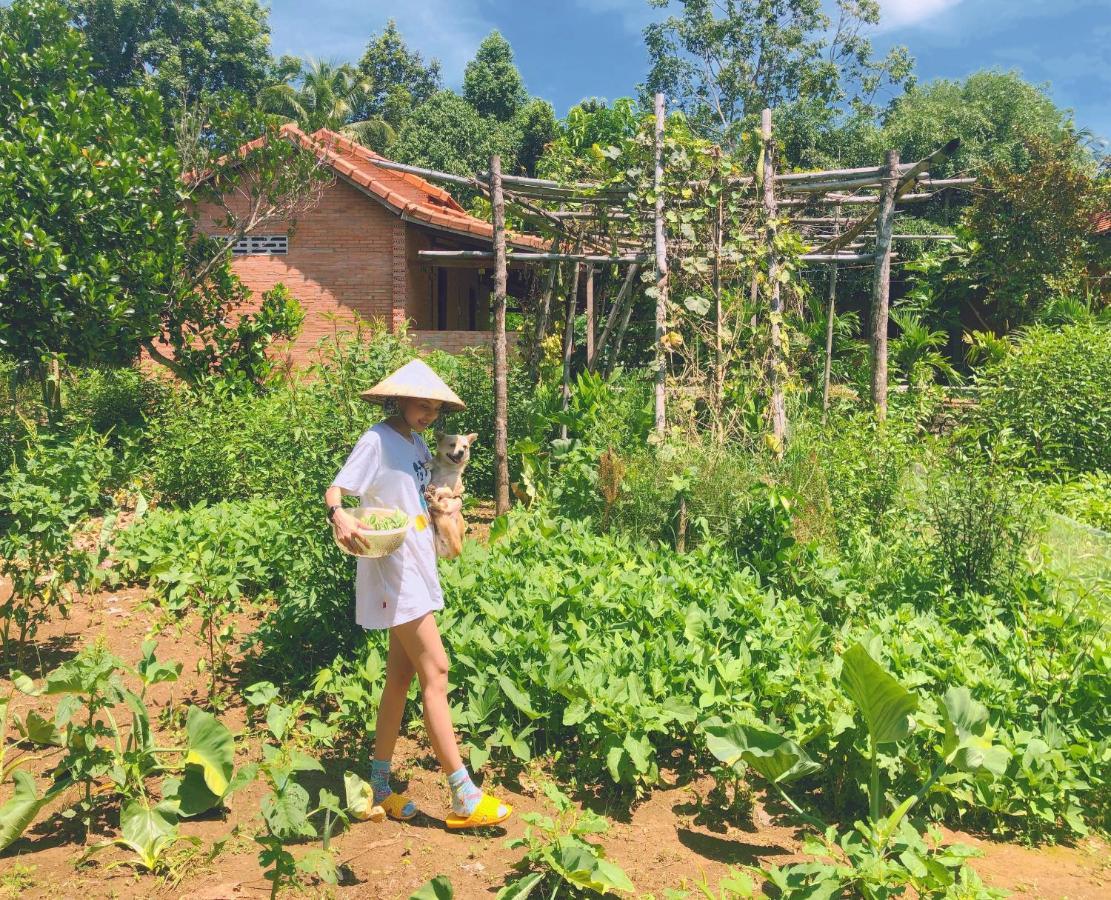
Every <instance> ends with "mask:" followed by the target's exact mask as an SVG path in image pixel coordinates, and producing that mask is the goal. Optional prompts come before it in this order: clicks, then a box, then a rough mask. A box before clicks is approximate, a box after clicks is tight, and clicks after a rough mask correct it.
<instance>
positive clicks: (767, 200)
mask: <svg viewBox="0 0 1111 900" xmlns="http://www.w3.org/2000/svg"><path fill="white" fill-rule="evenodd" d="M760 132H761V135H762V136H763V139H764V147H763V157H764V213H765V216H766V218H767V242H768V247H767V252H768V284H769V286H770V291H769V297H768V320H769V326H770V332H771V348H770V350H769V353H768V383H769V387H770V389H771V402H770V413H771V425H772V437H773V438H774V439H775V453H776V455H777V456H781V455H782V454H783V450H784V447H785V443H786V439H787V408H786V404H785V402H784V399H783V376H782V372H781V369H782V367H783V355H782V347H781V341H782V333H781V324H782V319H783V300H782V298H781V297H780V293H779V254H778V251H777V250H776V247H775V238H776V222H775V220H776V214H777V210H776V202H775V142H774V140H773V139H772V111H771V110H770V109H765V110H764V111H763V113H762V115H761V118H760Z"/></svg>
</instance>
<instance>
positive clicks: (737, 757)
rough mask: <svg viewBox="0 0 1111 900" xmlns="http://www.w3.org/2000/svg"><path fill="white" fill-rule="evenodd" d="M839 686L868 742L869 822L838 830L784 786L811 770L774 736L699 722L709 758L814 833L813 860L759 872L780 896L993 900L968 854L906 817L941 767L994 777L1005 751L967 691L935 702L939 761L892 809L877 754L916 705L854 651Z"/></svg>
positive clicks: (899, 733)
mask: <svg viewBox="0 0 1111 900" xmlns="http://www.w3.org/2000/svg"><path fill="white" fill-rule="evenodd" d="M841 686H842V688H843V690H844V691H845V694H846V695H847V696H848V697H849V699H851V700H852V702H853V704H854V705H855V706H856V709H857V712H858V713H859V714H860V717H861V719H862V720H863V723H864V730H865V733H866V734H867V737H868V768H869V773H870V774H869V779H868V790H867V793H868V817H867V818H866V819H864V820H863V821H858V822H856V823H854V825H853V827H852V829H850V830H847V831H844V832H842V831H840V830H839V829H838V828H837V826H827V825H825V824H824V823H823V822H822V821H821V820H820V819H818V818H817V817H816V816H814V815H813V814H811V813H808V812H805V811H804V810H803V809H802V808H801V807H800V806H799V805H798V804H797V803H796V802H795V801H794V800H793V799H792V798H791V797H790V796H789V795H788V794H787V792H786V791H785V790H784V786H785V785H788V784H790V783H792V782H794V781H798V780H801V779H803V778H805V777H806V776H807V775H809V774H812V773H813V772H815V771H816V770H817V769H818V768H820V765H819V764H818V763H816V762H815V761H814V760H812V759H811V758H810V757H809V756H808V755H807V753H806V751H805V750H804V749H803V748H802V747H801V746H800V745H799V744H797V743H795V742H794V741H791V740H789V739H788V738H785V737H783V736H782V735H780V734H777V733H776V732H774V731H771V730H768V729H765V728H761V727H758V726H751V725H746V724H740V723H733V724H724V723H722V722H721V721H720V720H711V721H708V722H706V723H705V724H704V726H703V727H704V730H705V732H706V736H707V746H708V748H709V750H710V752H711V753H713V754H714V755H715V756H716V757H717V758H718V759H720V760H722V761H723V762H725V763H726V764H728V765H731V766H734V767H735V768H736V769H737V770H738V771H739V772H745V771H752V772H755V773H756V774H758V775H760V776H761V777H762V778H764V779H765V780H766V781H767V782H768V783H769V784H770V785H771V786H772V787H774V788H775V790H776V791H777V792H778V794H779V795H780V797H782V798H783V799H784V800H785V801H786V802H787V803H788V804H789V805H790V806H791V808H792V809H794V810H795V812H796V813H798V814H799V816H800V817H801V818H802V819H803V820H804V821H806V822H807V823H808V824H810V825H811V826H813V827H814V828H815V830H816V832H817V833H816V835H813V836H811V837H809V838H808V839H807V841H806V842H805V843H804V847H803V849H804V851H805V852H807V853H809V854H811V855H813V856H815V857H818V859H819V861H816V862H809V863H800V864H796V865H790V866H784V867H778V866H771V867H768V868H766V869H763V870H759V871H760V874H761V875H763V876H764V877H766V878H767V879H768V881H769V882H771V883H772V884H773V885H775V886H776V887H777V888H778V889H779V890H780V891H781V892H782V896H784V897H800V898H801V897H810V896H817V895H820V896H826V897H858V896H859V897H865V898H879V897H887V896H891V895H892V892H896V893H898V892H903V891H906V890H908V889H909V890H913V891H914V892H915V894H916V895H917V896H920V897H939V898H940V897H943V896H951V891H952V890H955V889H957V888H959V889H961V890H962V891H963V892H964V893H962V894H961V895H962V896H970V897H984V898H988V897H996V896H1001V895H1000V894H999V893H998V892H995V891H989V890H987V889H986V888H984V887H983V885H982V884H980V882H979V880H978V879H977V878H976V877H975V875H974V874H973V873H971V872H969V871H967V870H965V869H964V861H965V860H966V859H967V858H968V857H969V856H974V855H977V854H976V852H975V851H973V850H970V849H969V848H965V847H961V846H959V845H951V846H942V845H941V844H940V832H938V831H937V830H935V829H930V830H929V831H928V832H927V834H926V836H923V834H922V833H921V832H920V831H919V829H918V828H916V827H915V826H914V825H913V824H912V821H911V819H910V818H909V814H910V813H911V811H912V810H913V809H914V807H915V806H917V805H918V804H919V803H920V802H921V801H922V800H923V799H924V798H926V797H927V796H928V795H929V793H930V791H931V789H932V788H933V787H934V785H935V784H936V783H937V782H938V780H939V779H940V778H941V777H942V776H943V775H945V774H946V772H947V771H949V770H958V771H964V772H971V773H980V772H984V773H989V774H991V773H997V774H1002V773H1003V772H1004V771H1005V769H1006V765H1007V760H1008V756H1009V754H1008V753H1007V751H1006V750H1005V749H1003V748H1002V747H999V746H998V745H996V744H994V743H993V740H992V736H993V730H992V728H991V727H990V725H989V723H988V714H987V709H986V708H985V707H984V706H983V705H982V704H980V703H977V702H976V701H975V700H973V699H972V696H971V694H970V693H969V691H968V690H967V688H952V689H950V690H949V691H947V692H946V693H945V695H944V697H943V698H942V699H941V703H940V706H939V709H940V713H941V721H940V723H939V725H938V726H936V727H937V731H938V733H939V734H938V737H939V740H938V757H939V759H938V761H937V763H936V765H935V766H934V768H933V771H932V772H931V773H930V775H929V777H928V778H927V779H926V781H925V782H924V783H923V784H922V785H921V787H919V788H918V789H917V790H916V791H915V792H914V793H912V794H910V795H909V796H908V797H906V798H905V799H903V800H902V801H900V802H897V803H896V802H894V801H892V803H891V808H890V809H888V798H887V794H886V792H885V791H884V790H883V787H882V783H881V779H880V752H881V751H880V748H881V747H894V746H896V745H898V744H900V743H901V742H903V741H905V740H906V739H907V738H908V737H909V736H910V734H911V732H912V731H913V730H914V728H915V721H914V714H915V712H916V711H917V709H918V698H917V697H916V696H915V695H914V694H912V693H911V692H910V691H908V690H907V689H906V688H904V687H903V686H902V685H901V684H899V682H898V681H896V680H895V679H894V678H893V677H892V676H891V675H890V674H888V673H887V672H886V671H885V670H884V669H883V668H882V667H881V666H880V665H879V664H878V663H877V662H876V661H875V660H874V659H873V658H872V657H871V655H870V654H869V653H868V651H867V650H866V649H865V648H864V646H863V645H862V644H854V645H853V646H852V647H850V648H849V649H848V650H846V651H845V653H844V654H843V655H842V657H841Z"/></svg>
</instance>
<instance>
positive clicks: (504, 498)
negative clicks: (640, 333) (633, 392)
mask: <svg viewBox="0 0 1111 900" xmlns="http://www.w3.org/2000/svg"><path fill="white" fill-rule="evenodd" d="M490 196H491V198H492V199H493V204H494V257H495V259H494V507H495V510H496V511H497V514H498V515H499V516H501V515H505V514H506V513H507V512H509V447H508V444H509V439H508V435H509V427H508V414H509V389H508V384H509V381H508V371H509V364H508V359H507V354H506V346H505V306H506V280H507V274H508V273H507V271H506V270H507V265H506V254H505V198H504V197H503V196H502V184H501V157H500V156H498V154H496V153H495V154H494V155H493V156H491V157H490Z"/></svg>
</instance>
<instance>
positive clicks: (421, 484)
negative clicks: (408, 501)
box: [413, 459, 432, 512]
mask: <svg viewBox="0 0 1111 900" xmlns="http://www.w3.org/2000/svg"><path fill="white" fill-rule="evenodd" d="M413 473H414V475H415V477H416V479H417V495H418V496H419V497H420V505H421V508H422V509H423V510H424V511H425V512H428V501H427V500H425V499H424V489H425V488H426V487H428V485H429V484H431V483H432V460H430V459H429V460H425V461H424V462H419V461H417V460H415V459H414V460H413Z"/></svg>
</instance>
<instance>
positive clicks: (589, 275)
mask: <svg viewBox="0 0 1111 900" xmlns="http://www.w3.org/2000/svg"><path fill="white" fill-rule="evenodd" d="M586 367H587V369H589V370H590V371H593V370H594V264H593V263H587V265H586Z"/></svg>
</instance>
